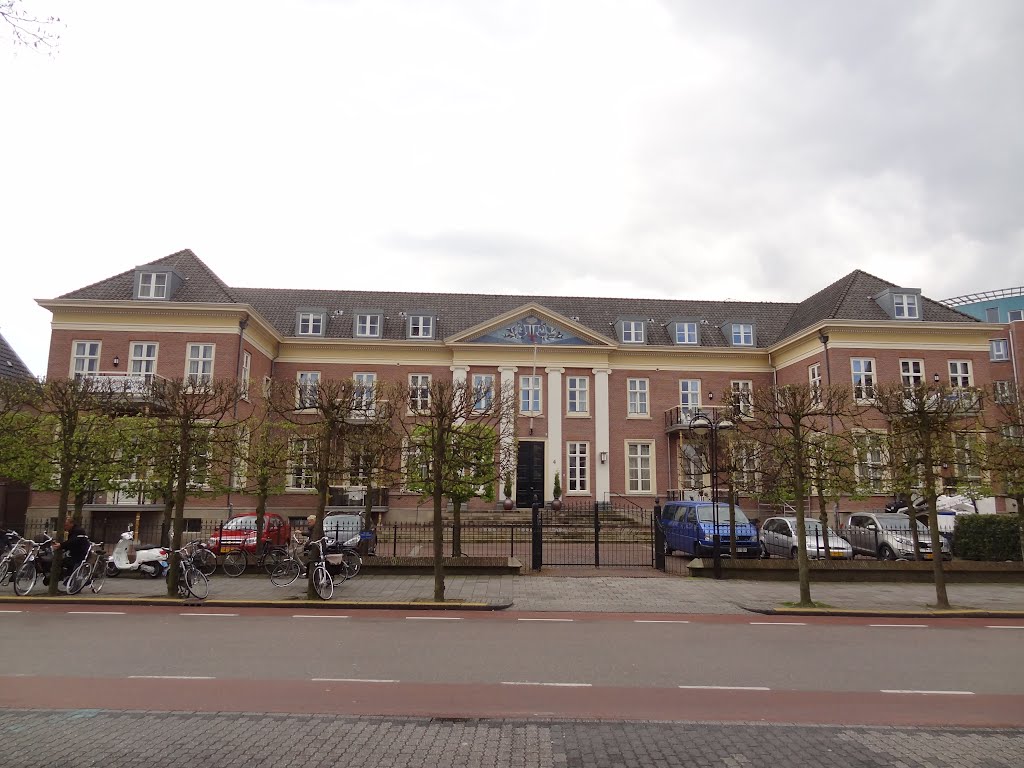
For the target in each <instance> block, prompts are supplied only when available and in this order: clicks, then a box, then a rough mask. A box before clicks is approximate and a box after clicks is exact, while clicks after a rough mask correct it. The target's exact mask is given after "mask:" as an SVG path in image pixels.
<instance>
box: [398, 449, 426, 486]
mask: <svg viewBox="0 0 1024 768" xmlns="http://www.w3.org/2000/svg"><path fill="white" fill-rule="evenodd" d="M402 463H403V466H402V476H403V478H404V488H405V490H407V491H411V490H415V491H420V490H422V485H421V484H422V483H423V481H424V479H425V478H427V477H429V476H430V453H429V452H428V451H427V448H426V446H425V445H423V444H422V443H420V442H417V441H415V440H414V441H411V442H408V443H406V445H405V450H404V452H403V456H402Z"/></svg>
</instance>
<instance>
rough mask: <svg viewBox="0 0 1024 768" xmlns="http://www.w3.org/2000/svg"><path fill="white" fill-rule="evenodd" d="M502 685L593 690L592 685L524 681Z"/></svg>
mask: <svg viewBox="0 0 1024 768" xmlns="http://www.w3.org/2000/svg"><path fill="white" fill-rule="evenodd" d="M501 684H502V685H544V686H548V687H550V688H593V687H594V684H593V683H535V682H529V681H524V680H506V681H503V682H502V683H501Z"/></svg>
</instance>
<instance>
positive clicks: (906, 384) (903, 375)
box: [900, 360, 924, 390]
mask: <svg viewBox="0 0 1024 768" xmlns="http://www.w3.org/2000/svg"><path fill="white" fill-rule="evenodd" d="M900 381H901V382H902V383H903V388H904V389H906V390H913V389H914V388H915V387H920V386H922V385H923V384H924V361H923V360H900Z"/></svg>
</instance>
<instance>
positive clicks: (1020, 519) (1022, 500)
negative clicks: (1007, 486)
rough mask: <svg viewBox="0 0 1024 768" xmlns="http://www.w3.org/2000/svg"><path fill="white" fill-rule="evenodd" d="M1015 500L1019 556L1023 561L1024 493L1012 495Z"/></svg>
mask: <svg viewBox="0 0 1024 768" xmlns="http://www.w3.org/2000/svg"><path fill="white" fill-rule="evenodd" d="M1013 500H1014V501H1015V502H1017V531H1018V532H1019V534H1020V557H1021V560H1022V561H1024V494H1021V495H1019V496H1014V497H1013Z"/></svg>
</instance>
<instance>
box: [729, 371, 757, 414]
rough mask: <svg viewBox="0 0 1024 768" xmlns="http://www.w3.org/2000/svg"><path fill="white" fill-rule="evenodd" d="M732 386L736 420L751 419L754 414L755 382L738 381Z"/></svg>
mask: <svg viewBox="0 0 1024 768" xmlns="http://www.w3.org/2000/svg"><path fill="white" fill-rule="evenodd" d="M731 384H732V408H733V415H734V417H735V418H741V419H749V418H750V416H751V415H752V414H753V412H754V401H753V389H754V382H752V381H747V380H738V381H733V382H731Z"/></svg>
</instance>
